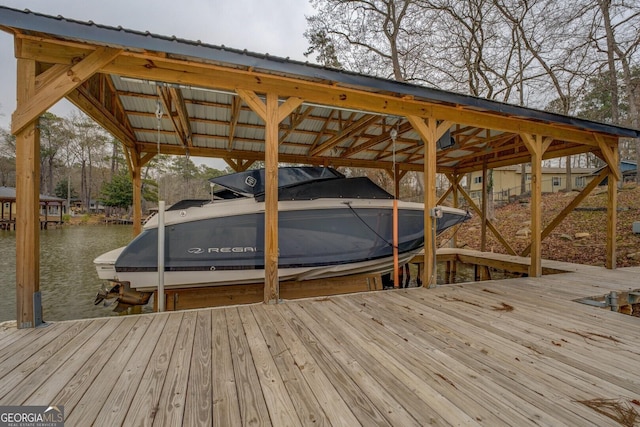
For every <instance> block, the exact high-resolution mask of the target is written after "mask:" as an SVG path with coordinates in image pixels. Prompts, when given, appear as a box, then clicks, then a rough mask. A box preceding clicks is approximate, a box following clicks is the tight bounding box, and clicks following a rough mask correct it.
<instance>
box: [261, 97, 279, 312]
mask: <svg viewBox="0 0 640 427" xmlns="http://www.w3.org/2000/svg"><path fill="white" fill-rule="evenodd" d="M264 107H265V145H266V147H265V174H264V176H265V200H264V210H265V212H264V223H265V224H264V233H265V235H264V245H265V251H264V267H265V283H264V302H265V304H277V303H278V301H279V299H280V287H279V278H278V125H279V123H280V122H279V121H278V118H279V117H280V115H279V114H278V113H279V111H278V96H277V95H276V94H274V93H268V94H267V103H266V105H265V106H264Z"/></svg>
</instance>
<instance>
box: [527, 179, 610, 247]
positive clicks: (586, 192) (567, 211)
mask: <svg viewBox="0 0 640 427" xmlns="http://www.w3.org/2000/svg"><path fill="white" fill-rule="evenodd" d="M607 174H608V170H607V169H606V168H605V169H602V171H600V173H599V174H598V176H596V177H595V178H594V179H592V180H591V182H589V184H588V185H587V186H586V187H584V188H583V189H582V191H581V192H580V193H578V195H577V196H576V197H574V198H573V200H572V201H571V203H569V204H568V205H567V206H565V208H564V209H563V210H562V211H561V212H560V213H559V214H558V215H557V216H556V217H555V218H554V219H553V220H552V221H551V222H550V223H549V225H547V226H546V227H545V229H544V230H543V231H542V235H541V236H540V240H544V239H545V238H546V237H547V236H548V235H549V234H551V232H552V231H553V230H554V229H555V228H556V227H557V226H558V225H559V224H560V223H561V222H562V220H563V219H565V217H566V216H567V215H569V214H570V213H571V212H573V210H574V209H575V208H576V207H577V206H578V205H579V204H580V203H581V202H582V201H583V200H584V199H585V198H586V197H587V196H588V195H589V194H590V193H591V192H592V191H593V189H594V188H596V187H597V186H598V185H599V184H600V183H601V182H602V180H603V179H604V178H605V177H606V176H607ZM530 253H531V244H529V245H528V246H527V247H526V248H525V249H524V250H523V251H522V253H521V254H520V256H522V257H526V256H528V255H529V254H530Z"/></svg>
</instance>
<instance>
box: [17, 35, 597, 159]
mask: <svg viewBox="0 0 640 427" xmlns="http://www.w3.org/2000/svg"><path fill="white" fill-rule="evenodd" d="M18 37H19V38H20V39H21V41H22V43H20V46H19V49H20V50H19V51H17V52H16V55H19V56H20V57H24V58H31V59H37V60H38V61H41V62H47V63H51V64H57V63H65V64H70V63H73V61H74V59H75V58H78V57H80V58H81V57H84V56H86V55H87V52H88V49H87V46H86V44H81V43H73V42H68V41H59V40H53V39H46V40H43V39H42V37H34V36H29V35H16V38H18ZM150 56H151V57H152V58H153V60H152V63H151V65H150V60H149V57H150ZM104 71H106V72H109V73H113V74H118V75H122V76H127V77H133V78H140V79H147V80H157V81H164V82H168V83H176V84H178V83H179V84H187V85H194V86H200V87H204V88H213V89H222V90H236V88H242V89H245V90H254V91H258V92H261V93H265V92H267V91H271V92H275V93H278V94H280V96H287V97H288V96H296V97H299V98H302V99H305V100H306V101H308V102H313V103H318V104H323V105H333V106H336V107H340V108H351V109H360V110H365V111H371V112H377V113H380V114H391V115H398V116H405V115H414V116H419V117H423V118H426V117H439V118H442V119H445V120H451V121H453V122H455V123H465V124H466V125H468V126H475V127H479V128H484V129H494V130H499V131H503V132H510V133H515V134H519V133H529V134H541V135H548V136H551V137H553V138H554V139H557V140H564V141H571V142H576V143H578V144H583V145H590V146H594V147H595V146H597V142H596V141H595V139H594V137H593V134H592V132H590V131H583V130H580V129H575V128H573V127H571V126H570V125H563V124H557V123H554V124H547V123H542V122H534V121H530V120H526V119H522V118H518V117H510V116H506V115H502V114H500V113H495V112H482V111H475V110H473V109H467V108H464V107H461V106H457V105H456V106H449V105H444V104H436V103H429V102H425V101H421V100H416V99H412V98H407V97H404V98H397V97H393V96H389V95H386V94H383V93H367V92H363V91H359V90H357V89H354V88H350V87H342V86H340V85H335V84H329V83H327V82H324V81H320V80H318V81H301V80H298V79H292V78H289V77H285V76H277V75H269V74H262V73H259V72H256V71H255V69H248V70H239V69H231V68H225V67H222V66H220V65H213V64H205V63H194V62H190V63H187V62H186V61H184V60H182V59H177V58H170V57H162V56H160V55H150V54H149V53H148V52H133V51H126V52H123V53H122V54H121V55H120V56H119V57H118V58H117V59H116V60H115V61H113V63H111V64H108V65H107V66H106V67H105V68H104ZM212 76H213V78H212Z"/></svg>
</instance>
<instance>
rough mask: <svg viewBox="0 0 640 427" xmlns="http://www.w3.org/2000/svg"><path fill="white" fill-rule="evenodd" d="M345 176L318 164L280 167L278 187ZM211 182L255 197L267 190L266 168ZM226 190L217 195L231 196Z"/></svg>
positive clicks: (227, 176) (212, 179)
mask: <svg viewBox="0 0 640 427" xmlns="http://www.w3.org/2000/svg"><path fill="white" fill-rule="evenodd" d="M337 178H344V175H342V174H341V173H340V172H338V171H337V170H335V169H332V168H325V167H318V166H295V167H282V168H279V169H278V188H282V187H288V186H291V185H296V184H301V183H304V182H308V181H318V180H325V179H337ZM209 182H212V183H213V184H216V185H220V186H221V187H224V188H225V189H227V190H230V191H231V192H235V193H238V194H240V195H243V196H245V197H255V196H258V195H260V194H263V193H264V191H265V187H264V182H265V176H264V169H254V170H248V171H244V172H238V173H233V174H230V175H224V176H218V177H215V178H211V179H210V180H209ZM226 193H228V191H227V192H225V191H224V190H223V191H221V192H216V193H215V194H216V196H218V197H222V198H229V197H228V196H229V195H228V194H227V196H225V194H226Z"/></svg>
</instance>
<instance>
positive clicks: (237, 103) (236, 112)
mask: <svg viewBox="0 0 640 427" xmlns="http://www.w3.org/2000/svg"><path fill="white" fill-rule="evenodd" d="M241 106H242V98H241V97H240V96H234V97H233V101H232V102H231V121H230V122H229V139H228V141H227V150H229V151H231V150H233V143H234V137H235V135H236V127H237V126H238V120H240V107H241ZM234 170H235V169H234Z"/></svg>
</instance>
